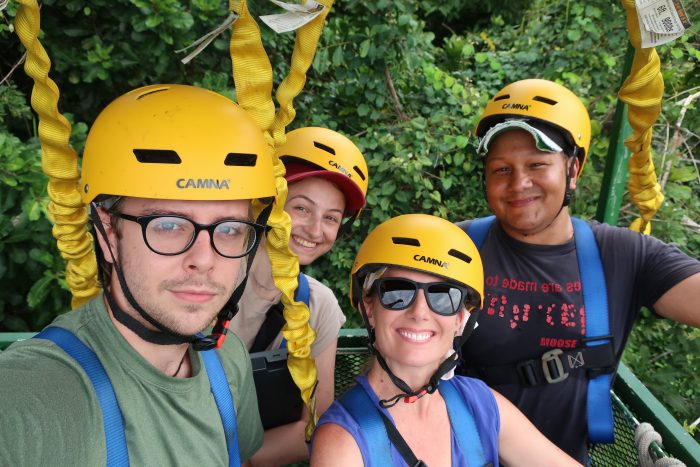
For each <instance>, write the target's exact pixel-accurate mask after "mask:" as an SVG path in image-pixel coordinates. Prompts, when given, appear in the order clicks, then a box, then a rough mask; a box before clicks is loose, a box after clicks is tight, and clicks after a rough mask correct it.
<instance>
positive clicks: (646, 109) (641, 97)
mask: <svg viewBox="0 0 700 467" xmlns="http://www.w3.org/2000/svg"><path fill="white" fill-rule="evenodd" d="M622 6H623V7H624V8H625V11H626V12H627V33H628V35H629V40H630V43H631V44H632V46H633V47H634V49H635V54H634V60H633V61H632V69H631V71H630V74H629V76H628V77H627V79H626V80H625V82H624V83H623V85H622V87H621V88H620V93H619V95H620V99H622V101H623V102H625V103H626V104H627V108H628V120H629V122H630V126H631V127H632V134H631V135H630V136H629V137H628V138H627V139H626V140H625V146H627V148H628V149H629V150H630V152H631V153H632V155H631V156H630V159H629V162H628V171H629V182H628V189H629V192H630V196H631V198H632V202H633V203H634V204H635V206H637V208H638V209H639V211H640V214H641V217H640V218H638V219H635V220H634V221H633V222H632V224H631V225H630V229H633V230H636V231H638V232H644V233H646V234H649V233H651V218H652V217H653V216H654V214H655V213H656V211H657V210H658V209H659V206H661V203H662V202H663V200H664V195H663V193H662V192H661V186H660V185H659V183H658V180H657V178H656V171H655V169H654V162H653V160H652V157H651V138H652V126H653V125H654V122H655V121H656V119H657V118H658V116H659V114H660V113H661V100H662V97H663V93H664V80H663V77H662V76H661V66H660V59H659V55H658V54H657V53H656V49H654V48H648V49H642V48H641V32H640V30H639V21H638V19H637V10H636V8H635V6H634V0H622Z"/></svg>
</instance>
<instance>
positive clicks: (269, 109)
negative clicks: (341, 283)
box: [229, 0, 332, 440]
mask: <svg viewBox="0 0 700 467" xmlns="http://www.w3.org/2000/svg"><path fill="white" fill-rule="evenodd" d="M322 3H323V4H324V5H325V6H326V9H325V10H324V12H323V13H322V14H321V15H319V16H318V17H316V18H315V19H314V20H313V21H311V22H309V23H308V24H306V25H305V26H303V27H302V28H301V29H299V30H298V31H297V38H296V43H295V47H294V52H293V54H292V63H291V66H290V72H289V75H288V76H287V77H286V78H285V79H284V81H283V83H282V84H281V85H280V87H279V89H278V92H277V98H278V101H279V103H280V110H279V113H278V114H277V116H275V112H274V103H273V101H272V92H271V91H272V68H271V65H270V61H269V59H268V57H267V54H266V53H265V50H264V48H263V45H262V38H261V36H260V29H259V28H258V25H257V24H256V22H255V19H254V18H253V17H252V16H251V14H250V12H249V11H248V8H247V5H246V1H245V0H230V3H229V8H230V9H231V11H233V12H235V13H237V14H238V15H239V18H238V20H236V22H235V23H234V24H233V30H232V33H231V44H230V52H231V61H232V66H233V77H234V83H235V88H236V96H237V99H238V103H239V104H240V105H241V106H242V107H243V108H244V109H246V110H247V111H249V112H250V114H251V115H252V116H253V118H254V119H255V120H256V122H257V123H258V125H259V126H260V128H262V129H263V130H265V132H266V133H267V137H268V141H269V142H270V144H271V146H276V145H280V144H283V143H284V141H285V133H284V131H285V127H286V125H287V124H289V123H290V122H291V121H292V120H293V119H294V115H295V112H294V108H293V99H294V97H296V96H297V95H298V94H299V92H301V90H302V88H303V87H304V82H305V80H306V71H307V70H308V68H309V66H310V65H311V62H312V60H313V56H314V53H315V51H316V46H317V44H318V39H319V37H320V34H321V30H322V29H323V24H324V21H325V17H326V15H327V14H328V11H329V9H330V5H331V3H332V0H325V1H324V2H322ZM274 168H275V176H276V182H277V197H276V199H275V203H274V205H273V209H272V212H271V213H270V217H269V220H268V224H269V225H270V226H271V227H272V229H271V230H270V232H269V233H268V235H267V242H266V245H267V253H268V256H269V257H270V263H271V265H272V276H273V279H274V281H275V285H276V286H277V288H278V289H280V291H281V292H282V298H281V300H282V303H283V304H284V317H285V320H286V322H287V324H286V325H285V327H284V329H283V331H282V332H283V335H284V337H285V339H287V350H288V352H289V354H288V361H287V365H288V367H289V371H290V373H291V375H292V379H293V380H294V382H295V383H296V385H297V386H298V387H299V389H300V391H301V396H302V400H303V401H304V404H305V405H306V406H307V408H308V411H309V423H308V424H307V426H306V438H307V440H309V439H310V437H311V433H312V431H313V428H314V426H315V424H316V409H315V408H316V401H315V397H314V389H315V387H316V382H317V371H316V363H315V361H314V358H313V356H312V355H311V344H312V343H313V341H314V339H315V338H316V333H315V332H314V330H313V329H312V328H311V326H309V309H308V307H307V306H306V305H305V304H304V303H302V302H295V301H294V298H293V297H294V292H295V291H296V289H297V286H298V284H297V277H298V275H299V261H298V258H297V256H296V255H294V254H293V253H292V252H291V251H290V250H289V247H288V244H289V235H290V232H291V220H290V218H289V215H288V214H287V213H286V212H285V211H284V204H285V201H286V198H287V182H286V180H285V179H284V173H285V169H284V166H283V165H282V163H281V161H280V160H279V159H277V158H276V157H275V160H274ZM260 209H261V206H260V205H259V204H258V205H256V206H255V210H256V211H257V212H259V211H260Z"/></svg>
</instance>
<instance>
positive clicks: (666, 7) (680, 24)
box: [634, 0, 690, 49]
mask: <svg viewBox="0 0 700 467" xmlns="http://www.w3.org/2000/svg"><path fill="white" fill-rule="evenodd" d="M634 5H635V7H636V8H637V19H638V20H639V30H640V32H641V36H642V37H641V38H642V48H644V49H647V48H650V47H656V46H657V45H661V44H665V43H667V42H670V41H672V40H674V39H677V38H678V37H680V36H682V35H683V33H684V32H685V30H686V29H688V28H689V27H690V19H689V18H688V14H687V13H686V12H685V8H684V7H683V3H682V2H681V0H635V2H634Z"/></svg>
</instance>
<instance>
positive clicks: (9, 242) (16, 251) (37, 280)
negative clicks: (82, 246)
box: [0, 132, 69, 331]
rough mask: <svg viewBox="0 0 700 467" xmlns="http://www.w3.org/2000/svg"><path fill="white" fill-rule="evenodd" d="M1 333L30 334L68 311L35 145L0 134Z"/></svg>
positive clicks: (43, 179)
mask: <svg viewBox="0 0 700 467" xmlns="http://www.w3.org/2000/svg"><path fill="white" fill-rule="evenodd" d="M0 200H1V201H0V281H1V282H2V284H3V286H2V288H0V329H3V330H7V331H30V330H33V329H40V328H41V327H43V326H46V325H47V324H48V323H49V322H50V321H51V320H52V319H53V318H54V317H55V315H56V314H57V313H58V312H60V311H64V310H65V309H67V308H66V307H67V302H68V298H69V297H68V295H67V292H66V288H65V284H64V281H63V277H64V273H63V269H64V267H65V264H64V263H63V260H62V259H61V258H60V256H58V254H57V252H56V246H55V240H54V239H53V236H52V235H51V222H50V221H49V219H48V214H47V212H46V205H47V203H48V198H47V195H46V177H45V176H44V175H43V173H42V171H41V154H40V151H39V145H38V141H37V140H36V139H31V140H29V141H24V142H22V141H20V140H19V139H18V138H17V137H15V136H13V135H11V134H9V133H7V132H0Z"/></svg>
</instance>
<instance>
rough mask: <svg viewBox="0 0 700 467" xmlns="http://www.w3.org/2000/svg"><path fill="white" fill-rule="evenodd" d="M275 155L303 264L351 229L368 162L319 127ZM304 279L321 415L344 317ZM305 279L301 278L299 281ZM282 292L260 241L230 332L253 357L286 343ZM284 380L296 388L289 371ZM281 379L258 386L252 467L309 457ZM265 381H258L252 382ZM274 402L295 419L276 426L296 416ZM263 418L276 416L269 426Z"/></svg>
mask: <svg viewBox="0 0 700 467" xmlns="http://www.w3.org/2000/svg"><path fill="white" fill-rule="evenodd" d="M277 156H278V157H279V158H280V160H281V161H282V163H283V164H284V166H285V169H286V173H285V179H286V180H287V186H288V189H289V192H288V194H287V200H286V204H285V206H284V209H285V211H287V213H288V214H289V216H290V217H291V221H292V231H291V235H290V238H289V249H290V250H291V251H292V252H293V253H294V254H296V255H297V256H298V257H299V265H300V266H306V265H308V264H311V263H312V262H313V261H315V260H316V259H318V258H319V257H321V256H322V255H324V254H326V253H327V252H328V251H330V249H331V248H332V247H333V245H334V244H335V241H336V239H337V237H338V236H339V235H341V234H342V232H343V231H344V230H346V229H348V228H349V227H350V226H351V224H352V222H353V221H354V220H355V219H356V218H357V216H358V215H359V213H360V211H361V210H362V208H363V207H364V205H365V195H366V193H367V184H368V174H367V164H366V162H365V158H364V156H363V155H362V153H361V152H360V150H359V149H358V148H357V146H355V144H354V143H353V142H352V141H351V140H350V139H349V138H347V137H345V136H344V135H342V134H340V133H338V132H336V131H333V130H330V129H327V128H318V127H305V128H299V129H296V130H293V131H291V132H289V133H288V134H287V140H286V142H285V144H283V145H282V146H280V147H279V148H278V149H277ZM304 277H305V279H306V280H307V281H308V289H307V290H308V306H309V311H310V316H309V325H310V326H311V327H312V328H313V329H314V331H315V332H316V339H315V340H314V342H313V344H312V345H311V354H312V355H313V357H314V359H315V360H316V368H317V370H318V386H317V387H316V390H315V391H316V413H318V414H321V413H323V411H324V410H325V409H326V408H328V406H329V405H330V404H331V402H332V401H333V394H334V391H333V389H334V370H335V353H336V347H337V341H338V331H339V330H340V327H341V326H342V325H343V323H344V322H345V315H344V314H343V312H342V310H341V309H340V305H339V304H338V300H337V299H336V297H335V294H334V293H333V291H332V290H331V289H329V288H328V287H326V286H325V285H324V284H322V283H321V282H319V281H317V280H316V279H314V278H313V277H310V276H304ZM302 280H303V278H302V277H300V284H301V283H302ZM300 288H301V286H300ZM280 297H281V292H280V290H279V289H277V286H276V285H275V283H274V281H273V278H272V270H271V264H270V259H269V257H268V255H267V250H266V249H265V247H264V245H261V247H260V248H259V251H258V254H257V255H256V256H255V258H254V261H253V264H252V266H251V270H250V274H249V279H248V283H247V285H246V289H245V292H244V294H243V297H242V298H241V301H240V303H239V312H238V314H237V315H236V316H235V317H234V319H233V320H232V321H231V329H232V330H234V331H235V332H236V334H237V335H238V336H239V337H240V338H241V340H242V341H243V343H244V344H245V345H246V347H247V348H248V351H249V352H250V353H251V354H253V353H256V352H264V351H270V350H277V349H284V348H285V346H286V341H285V339H284V337H283V336H282V327H283V326H284V324H285V320H284V317H283V316H282V311H283V309H284V307H283V305H282V304H281V302H280ZM299 300H300V301H301V299H299ZM283 364H286V362H284V363H283ZM277 373H280V372H279V371H278V372H277ZM278 378H279V376H278ZM271 379H272V378H271ZM287 382H288V383H289V385H290V386H293V383H291V376H290V377H289V379H288V380H287ZM278 383H279V381H278V380H275V381H274V382H273V383H272V384H273V385H274V387H272V388H270V387H269V385H268V387H267V388H261V387H258V394H259V395H263V394H264V395H271V396H270V397H271V398H272V399H273V400H269V399H267V398H266V397H265V396H263V397H261V398H260V400H259V401H258V402H259V405H260V410H261V414H262V418H263V424H264V425H265V436H264V441H263V445H262V448H261V449H260V450H259V451H258V452H257V453H256V454H255V455H254V456H253V458H252V459H251V464H252V465H253V466H255V467H257V466H273V465H286V464H290V463H293V462H297V461H300V460H304V459H307V458H308V453H309V451H308V446H307V444H306V441H305V436H304V428H305V427H306V417H307V415H306V411H305V410H302V408H301V403H302V402H301V397H300V396H299V393H298V390H297V389H296V388H295V387H293V388H291V391H292V392H294V394H295V395H296V396H297V397H288V398H286V399H287V402H280V401H281V400H284V398H283V397H278V394H279V387H278ZM264 384H265V383H263V382H259V381H258V380H257V379H256V385H257V386H260V385H264ZM290 399H291V403H288V401H289V400H290ZM278 404H284V405H285V407H284V408H283V410H285V411H286V410H287V409H289V408H290V407H292V408H298V409H299V418H298V419H297V420H296V421H292V422H289V423H282V424H280V423H281V422H279V420H280V419H282V420H285V421H286V420H289V419H290V418H291V417H290V415H294V414H289V415H287V414H285V416H284V417H280V416H279V413H280V412H281V410H277V405H278ZM268 415H269V417H268ZM268 419H270V420H273V419H274V420H273V421H272V422H271V423H267V420H268Z"/></svg>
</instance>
